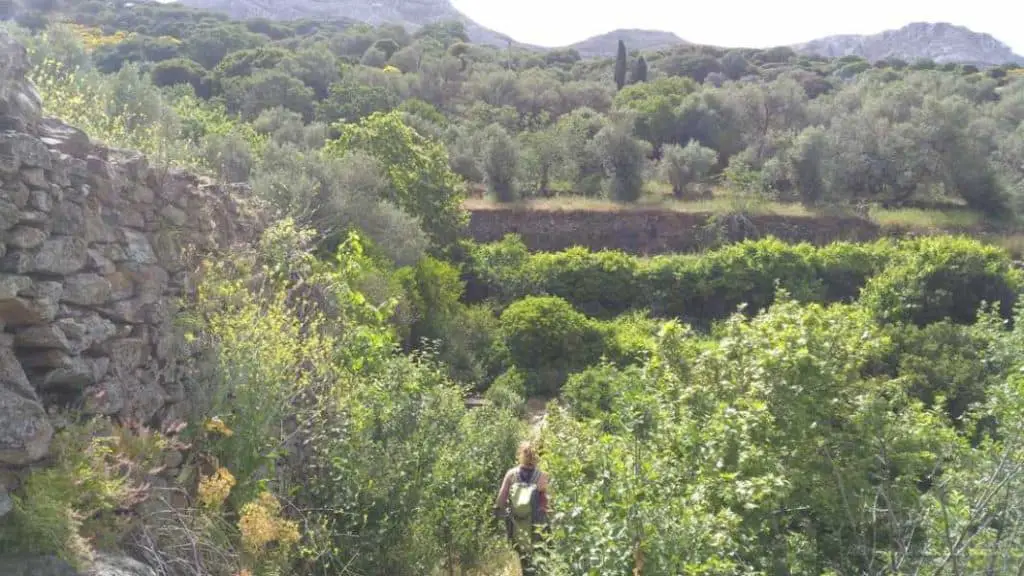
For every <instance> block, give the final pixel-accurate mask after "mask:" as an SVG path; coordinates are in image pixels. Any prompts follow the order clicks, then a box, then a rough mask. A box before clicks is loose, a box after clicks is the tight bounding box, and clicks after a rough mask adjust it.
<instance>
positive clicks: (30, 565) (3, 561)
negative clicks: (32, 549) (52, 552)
mask: <svg viewBox="0 0 1024 576" xmlns="http://www.w3.org/2000/svg"><path fill="white" fill-rule="evenodd" d="M0 574H3V575H4V576H81V575H80V574H79V573H78V570H76V569H75V568H74V567H73V566H71V565H70V564H68V563H67V562H65V561H64V560H61V559H60V558H58V557H56V556H16V555H10V556H4V557H0Z"/></svg>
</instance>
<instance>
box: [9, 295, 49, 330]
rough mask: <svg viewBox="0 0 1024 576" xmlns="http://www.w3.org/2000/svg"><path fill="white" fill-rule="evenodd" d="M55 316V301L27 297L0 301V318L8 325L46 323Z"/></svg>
mask: <svg viewBox="0 0 1024 576" xmlns="http://www.w3.org/2000/svg"><path fill="white" fill-rule="evenodd" d="M56 316H57V303H56V301H52V300H45V299H44V300H37V299H29V298H12V299H10V300H2V301H0V318H3V319H4V321H5V322H6V323H7V325H8V326H34V325H37V324H46V323H49V322H52V321H53V319H54V318H56Z"/></svg>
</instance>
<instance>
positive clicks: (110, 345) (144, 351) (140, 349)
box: [104, 338, 150, 376]
mask: <svg viewBox="0 0 1024 576" xmlns="http://www.w3.org/2000/svg"><path fill="white" fill-rule="evenodd" d="M104 351H105V352H106V354H107V356H109V357H110V372H111V374H113V375H115V376H122V375H128V374H133V373H134V372H135V369H136V368H139V367H140V366H142V364H143V362H144V361H145V360H147V359H148V358H149V352H150V348H149V342H147V341H146V340H144V339H142V338H121V339H118V340H112V341H110V342H107V343H106V344H105V345H104Z"/></svg>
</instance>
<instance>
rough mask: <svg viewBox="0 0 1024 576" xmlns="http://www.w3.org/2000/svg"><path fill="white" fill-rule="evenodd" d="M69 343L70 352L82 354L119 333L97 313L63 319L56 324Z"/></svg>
mask: <svg viewBox="0 0 1024 576" xmlns="http://www.w3.org/2000/svg"><path fill="white" fill-rule="evenodd" d="M55 325H56V326H57V327H59V328H60V330H61V332H63V333H64V336H65V338H66V340H67V343H68V350H67V351H68V352H70V353H71V354H81V353H82V352H85V351H86V350H89V349H90V348H93V347H94V346H98V345H99V344H102V343H103V342H105V341H107V340H108V339H110V338H112V337H113V336H114V334H115V333H116V331H117V327H116V326H114V323H113V322H111V321H110V320H107V319H106V318H103V317H102V316H100V315H99V314H97V313H95V312H90V313H88V314H85V315H82V316H79V317H75V318H61V319H59V320H57V321H56V322H55Z"/></svg>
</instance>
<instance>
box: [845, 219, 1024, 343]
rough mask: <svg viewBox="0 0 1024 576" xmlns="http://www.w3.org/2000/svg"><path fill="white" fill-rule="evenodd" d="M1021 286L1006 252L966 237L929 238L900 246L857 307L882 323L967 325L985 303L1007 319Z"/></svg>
mask: <svg viewBox="0 0 1024 576" xmlns="http://www.w3.org/2000/svg"><path fill="white" fill-rule="evenodd" d="M1020 287H1021V274H1020V272H1019V271H1017V270H1015V269H1013V267H1012V265H1011V262H1010V258H1009V255H1008V254H1007V253H1006V252H1005V251H1004V250H1002V249H1000V248H997V247H995V246H987V245H984V244H982V243H981V242H978V241H977V240H972V239H968V238H964V237H931V238H921V239H915V240H910V241H906V242H903V243H901V244H900V246H899V250H897V251H896V253H895V254H894V256H893V259H892V262H891V263H890V265H889V266H888V267H887V268H886V269H885V270H884V271H882V272H881V273H880V274H878V275H877V276H875V277H873V278H871V280H869V281H868V283H867V286H865V288H864V292H863V296H862V297H861V302H862V303H863V305H864V306H865V307H866V308H867V309H868V310H870V311H871V312H872V314H874V316H875V318H876V319H877V320H879V321H880V322H910V323H914V324H917V325H918V326H923V325H926V324H931V323H933V322H938V321H940V320H942V319H945V318H949V319H951V320H953V321H954V322H957V323H961V324H971V323H973V322H974V321H975V319H976V318H977V313H978V310H979V308H980V307H981V305H982V303H983V302H984V303H987V304H988V305H989V306H994V307H996V309H997V310H998V311H999V312H1000V313H1001V314H1002V315H1003V317H1005V318H1009V317H1010V315H1011V314H1012V311H1013V304H1014V302H1015V301H1016V295H1017V292H1018V290H1019V289H1020Z"/></svg>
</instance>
